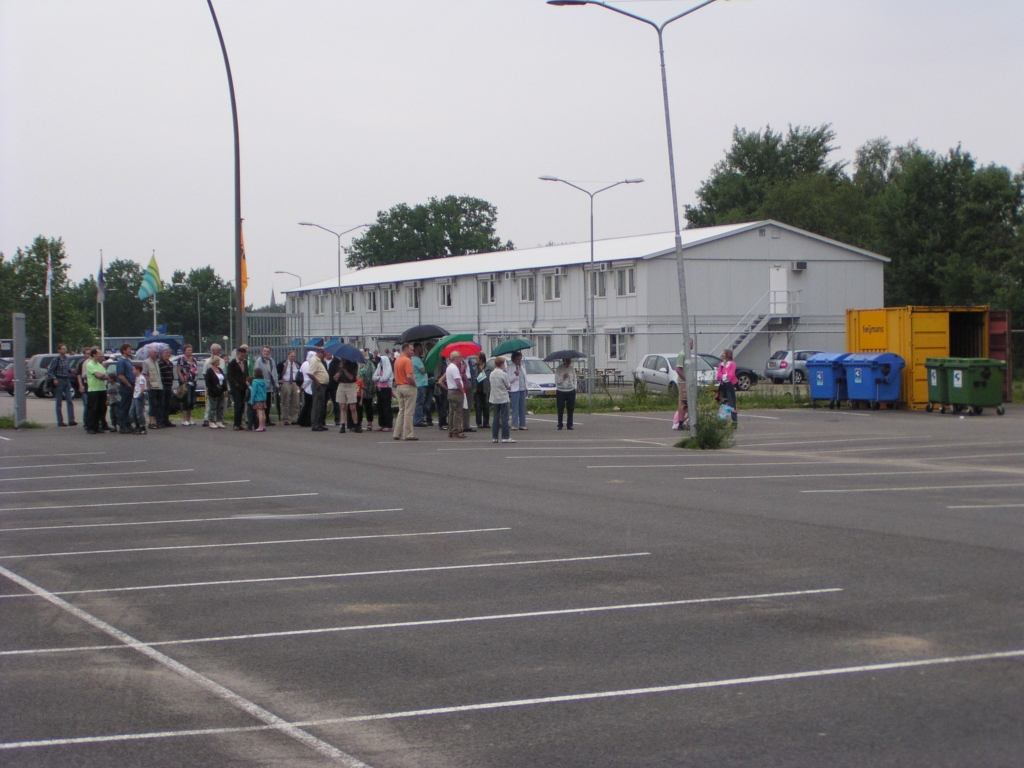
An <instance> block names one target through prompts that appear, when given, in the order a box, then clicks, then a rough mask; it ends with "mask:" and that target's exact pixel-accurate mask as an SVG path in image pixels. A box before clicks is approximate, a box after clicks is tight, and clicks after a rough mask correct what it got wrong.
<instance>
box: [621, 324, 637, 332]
mask: <svg viewBox="0 0 1024 768" xmlns="http://www.w3.org/2000/svg"><path fill="white" fill-rule="evenodd" d="M619 332H620V333H636V326H635V325H624V326H622V330H621V331H619Z"/></svg>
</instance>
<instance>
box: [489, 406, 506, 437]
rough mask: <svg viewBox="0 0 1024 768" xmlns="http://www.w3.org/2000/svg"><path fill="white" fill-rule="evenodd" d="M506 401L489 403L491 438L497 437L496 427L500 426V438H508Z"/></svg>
mask: <svg viewBox="0 0 1024 768" xmlns="http://www.w3.org/2000/svg"><path fill="white" fill-rule="evenodd" d="M508 405H509V404H508V403H491V439H492V440H497V439H498V427H499V426H500V427H501V439H502V440H508V439H509V434H508Z"/></svg>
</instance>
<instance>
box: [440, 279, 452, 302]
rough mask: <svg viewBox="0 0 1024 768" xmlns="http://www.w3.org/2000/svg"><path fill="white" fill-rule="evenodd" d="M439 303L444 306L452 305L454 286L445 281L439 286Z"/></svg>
mask: <svg viewBox="0 0 1024 768" xmlns="http://www.w3.org/2000/svg"><path fill="white" fill-rule="evenodd" d="M437 303H438V304H439V305H441V306H442V307H450V306H451V305H452V287H451V286H450V285H446V284H444V283H442V284H440V285H438V286H437Z"/></svg>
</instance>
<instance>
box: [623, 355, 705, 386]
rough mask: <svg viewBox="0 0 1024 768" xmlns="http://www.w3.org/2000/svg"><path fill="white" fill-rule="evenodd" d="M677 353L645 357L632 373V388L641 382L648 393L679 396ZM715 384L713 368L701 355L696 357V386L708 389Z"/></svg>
mask: <svg viewBox="0 0 1024 768" xmlns="http://www.w3.org/2000/svg"><path fill="white" fill-rule="evenodd" d="M677 357H678V353H677V352H655V353H653V354H650V355H647V357H645V358H644V359H643V362H641V363H640V365H638V366H637V367H636V370H635V371H633V386H634V388H636V387H639V385H640V382H643V384H644V386H645V387H647V391H648V392H653V393H656V394H659V393H661V392H669V393H670V394H671V395H672V396H673V397H677V396H678V394H679V374H677V373H676V358H677ZM714 383H715V368H714V366H712V365H711V363H709V362H708V361H707V359H706V358H705V357H704V356H703V355H697V384H698V385H699V386H702V387H708V386H711V385H713V384H714Z"/></svg>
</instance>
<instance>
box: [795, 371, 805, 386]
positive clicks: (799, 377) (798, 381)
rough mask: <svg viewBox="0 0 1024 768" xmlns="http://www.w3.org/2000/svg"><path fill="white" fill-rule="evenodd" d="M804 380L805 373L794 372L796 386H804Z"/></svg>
mask: <svg viewBox="0 0 1024 768" xmlns="http://www.w3.org/2000/svg"><path fill="white" fill-rule="evenodd" d="M804 378H805V376H804V372H803V371H793V383H794V384H803V383H804Z"/></svg>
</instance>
